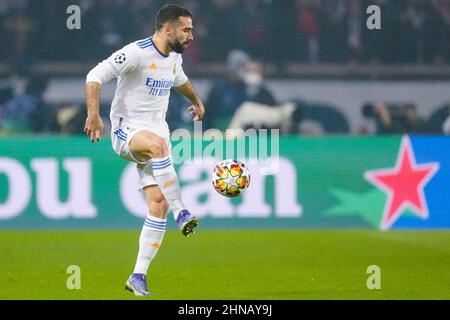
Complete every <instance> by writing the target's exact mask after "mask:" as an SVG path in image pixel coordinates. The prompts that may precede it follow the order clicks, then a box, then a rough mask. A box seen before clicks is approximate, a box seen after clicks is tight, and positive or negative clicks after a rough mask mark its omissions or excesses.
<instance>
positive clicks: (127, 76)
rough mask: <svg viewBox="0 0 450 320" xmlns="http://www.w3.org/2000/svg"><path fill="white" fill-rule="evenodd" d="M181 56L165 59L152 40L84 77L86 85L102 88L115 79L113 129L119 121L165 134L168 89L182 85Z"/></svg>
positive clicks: (122, 51)
mask: <svg viewBox="0 0 450 320" xmlns="http://www.w3.org/2000/svg"><path fill="white" fill-rule="evenodd" d="M182 61H183V60H182V57H181V54H179V53H175V52H171V53H170V54H169V55H165V54H163V53H162V52H160V51H159V50H158V48H156V46H155V45H154V44H153V41H152V38H151V37H150V38H147V39H143V40H139V41H135V42H133V43H130V44H128V45H126V46H125V47H123V48H122V49H120V50H118V51H116V52H115V53H113V54H112V55H111V56H110V57H109V58H108V59H106V60H104V61H102V62H100V63H99V64H98V65H97V66H96V67H95V68H94V69H92V70H91V71H90V72H89V74H88V75H87V77H86V82H97V83H100V84H104V83H106V82H108V81H109V80H111V79H112V78H117V88H116V92H115V95H114V100H113V102H112V105H111V112H110V118H111V122H112V125H113V126H115V125H117V122H118V121H119V119H120V118H123V119H124V121H127V122H129V123H132V124H136V125H141V126H149V127H158V128H162V129H163V130H164V131H167V135H168V126H167V123H166V121H165V116H166V112H167V107H168V104H169V96H170V89H171V88H172V87H178V86H181V85H183V84H184V83H185V82H186V81H187V80H188V78H187V76H186V75H185V74H184V72H183V68H182Z"/></svg>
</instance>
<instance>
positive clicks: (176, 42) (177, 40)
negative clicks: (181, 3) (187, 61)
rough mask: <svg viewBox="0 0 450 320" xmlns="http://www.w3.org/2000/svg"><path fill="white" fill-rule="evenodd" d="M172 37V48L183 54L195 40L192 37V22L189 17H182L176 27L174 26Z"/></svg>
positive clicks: (170, 41)
mask: <svg viewBox="0 0 450 320" xmlns="http://www.w3.org/2000/svg"><path fill="white" fill-rule="evenodd" d="M172 30H173V32H172V35H171V36H170V39H169V46H170V48H171V49H172V50H173V51H175V52H176V53H183V52H184V50H186V48H187V47H188V46H189V43H190V42H191V41H192V40H193V39H194V37H193V36H192V20H191V18H189V17H180V18H179V19H178V21H177V23H175V24H174V25H172Z"/></svg>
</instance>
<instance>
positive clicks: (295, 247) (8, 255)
mask: <svg viewBox="0 0 450 320" xmlns="http://www.w3.org/2000/svg"><path fill="white" fill-rule="evenodd" d="M138 237H139V230H136V231H79V232H75V231H3V232H0V283H1V286H0V299H134V298H135V297H134V296H133V295H132V294H131V293H129V292H126V291H125V290H124V283H125V281H126V279H127V277H128V275H129V274H130V272H131V271H132V269H133V267H134V262H135V258H136V254H137V242H138ZM70 265H77V266H79V267H80V270H81V276H80V283H81V289H80V290H77V289H73V290H69V289H67V287H66V281H67V279H68V277H70V276H71V275H70V274H68V273H66V271H67V268H68V266H70ZM370 265H377V266H379V267H380V272H381V289H380V290H369V289H368V288H367V286H366V283H367V279H368V277H370V276H371V274H368V273H367V268H368V266H370ZM449 270H450V232H448V231H435V232H410V231H404V232H385V233H381V232H375V231H292V230H286V231H284V230H277V231H273V230H260V231H245V230H241V231H217V230H214V231H212V230H201V229H200V231H199V232H198V233H197V234H195V235H194V236H193V237H190V238H184V237H183V236H181V234H179V233H178V232H176V231H169V232H167V233H166V235H165V238H164V242H163V245H162V247H161V249H160V251H159V253H158V255H157V257H156V259H155V260H154V262H153V263H152V265H151V267H150V271H149V273H148V277H149V289H150V291H151V292H152V293H153V295H154V296H153V297H151V298H150V299H180V300H185V299H188V300H195V299H214V300H216V299H233V300H234V299H269V300H272V299H273V300H275V299H282V300H284V299H450V290H449V284H450V272H449Z"/></svg>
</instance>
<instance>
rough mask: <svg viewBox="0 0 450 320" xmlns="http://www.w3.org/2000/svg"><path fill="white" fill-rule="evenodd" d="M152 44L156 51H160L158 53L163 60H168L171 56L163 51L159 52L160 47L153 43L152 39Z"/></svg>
mask: <svg viewBox="0 0 450 320" xmlns="http://www.w3.org/2000/svg"><path fill="white" fill-rule="evenodd" d="M150 42H151V44H152V46H153V47H154V48H155V50H156V51H158V53H159V54H160V55H161V56H162V57H163V58H167V57H168V56H169V55H168V54H164V53H162V52H161V51H159V49H158V47H157V46H156V45H155V44H154V43H153V38H152V37H150Z"/></svg>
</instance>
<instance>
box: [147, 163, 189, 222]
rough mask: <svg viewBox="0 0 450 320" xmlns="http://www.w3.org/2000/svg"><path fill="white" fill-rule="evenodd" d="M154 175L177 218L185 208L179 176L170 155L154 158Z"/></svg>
mask: <svg viewBox="0 0 450 320" xmlns="http://www.w3.org/2000/svg"><path fill="white" fill-rule="evenodd" d="M152 169H153V176H154V177H155V180H156V182H158V186H159V188H160V189H161V192H162V193H163V195H164V197H165V198H166V200H167V202H168V203H169V209H170V210H171V211H172V212H173V215H174V218H175V220H177V218H178V215H179V214H180V211H181V210H183V209H185V206H184V204H183V200H182V199H181V190H180V184H179V183H178V176H177V173H176V172H175V168H174V167H173V164H172V161H171V159H170V156H167V157H164V158H153V159H152Z"/></svg>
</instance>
